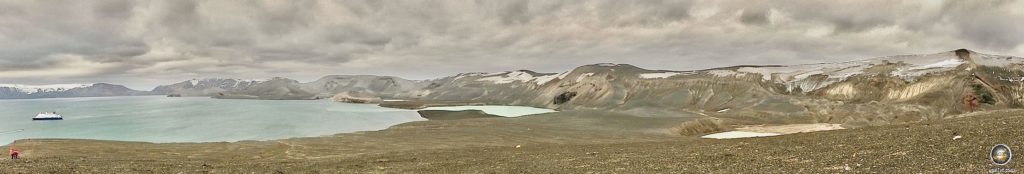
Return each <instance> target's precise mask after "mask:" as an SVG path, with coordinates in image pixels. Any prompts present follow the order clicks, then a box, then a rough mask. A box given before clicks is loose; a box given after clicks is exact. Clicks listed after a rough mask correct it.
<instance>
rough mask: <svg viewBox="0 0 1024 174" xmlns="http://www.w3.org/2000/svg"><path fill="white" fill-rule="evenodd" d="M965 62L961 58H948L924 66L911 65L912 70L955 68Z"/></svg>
mask: <svg viewBox="0 0 1024 174" xmlns="http://www.w3.org/2000/svg"><path fill="white" fill-rule="evenodd" d="M962 64H964V61H963V60H960V59H947V60H943V61H941V62H935V63H932V64H928V65H924V66H916V67H911V68H910V70H919V69H929V68H955V67H957V66H960V65H962Z"/></svg>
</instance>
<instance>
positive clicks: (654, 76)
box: [640, 72, 682, 79]
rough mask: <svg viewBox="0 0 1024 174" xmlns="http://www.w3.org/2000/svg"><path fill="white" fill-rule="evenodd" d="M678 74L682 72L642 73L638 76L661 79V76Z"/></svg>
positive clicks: (667, 76) (666, 76)
mask: <svg viewBox="0 0 1024 174" xmlns="http://www.w3.org/2000/svg"><path fill="white" fill-rule="evenodd" d="M679 74H682V73H680V72H660V73H644V74H640V78H642V79H661V78H669V77H672V76H676V75H679Z"/></svg>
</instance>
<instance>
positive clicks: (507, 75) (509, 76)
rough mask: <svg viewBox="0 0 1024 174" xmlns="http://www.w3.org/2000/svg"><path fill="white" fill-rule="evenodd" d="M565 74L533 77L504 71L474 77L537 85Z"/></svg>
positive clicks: (502, 82)
mask: <svg viewBox="0 0 1024 174" xmlns="http://www.w3.org/2000/svg"><path fill="white" fill-rule="evenodd" d="M502 74H504V75H502ZM565 74H567V73H562V74H552V75H544V76H537V77H534V76H533V75H531V74H530V73H528V72H524V71H512V72H504V73H497V74H496V73H490V74H483V76H490V77H484V78H480V79H476V81H490V82H494V83H495V84H506V83H512V82H517V81H518V82H529V81H534V82H535V83H537V85H544V84H545V83H548V82H550V81H551V80H554V79H555V78H561V77H563V76H564V75H565ZM460 77H461V76H460Z"/></svg>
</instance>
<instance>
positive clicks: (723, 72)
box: [708, 70, 739, 77]
mask: <svg viewBox="0 0 1024 174" xmlns="http://www.w3.org/2000/svg"><path fill="white" fill-rule="evenodd" d="M708 74H711V75H715V76H718V77H729V76H733V75H736V74H739V73H736V71H731V70H711V71H708Z"/></svg>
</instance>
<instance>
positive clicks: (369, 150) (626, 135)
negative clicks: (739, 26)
mask: <svg viewBox="0 0 1024 174" xmlns="http://www.w3.org/2000/svg"><path fill="white" fill-rule="evenodd" d="M686 119H692V118H640V117H632V116H626V115H619V114H608V113H604V112H599V111H568V112H559V113H552V114H543V115H536V116H526V117H520V118H477V119H462V120H437V121H423V122H412V123H406V124H402V125H398V126H394V127H392V128H390V129H387V130H383V131H373V132H362V133H353V134H339V135H336V136H329V137H314V138H296V139H287V140H278V141H259V142H257V141H245V142H236V143H173V144H153V143H136V142H112V141H94V140H52V139H48V140H20V141H17V142H15V143H14V144H13V145H14V146H16V147H18V148H21V149H22V150H23V151H24V153H25V154H24V156H23V159H21V160H17V161H11V160H6V159H5V160H0V173H152V172H158V173H179V172H184V173H250V172H255V173H840V172H858V173H986V172H988V171H989V170H991V169H1016V170H1021V169H1024V168H1021V165H1020V162H1017V161H1011V162H1010V164H1008V165H1006V166H996V165H993V164H992V163H991V162H990V161H989V159H988V151H989V150H990V148H991V147H992V146H993V145H995V144H1007V145H1009V146H1010V148H1011V149H1014V150H1017V149H1020V147H1021V144H1024V139H1022V138H1021V137H1024V131H1022V129H1021V128H1024V126H1021V125H1022V124H1024V111H1022V110H1012V111H994V112H987V113H975V114H970V115H965V116H964V117H961V118H952V119H945V120H936V121H928V122H922V123H916V124H907V125H890V126H875V127H864V128H856V129H844V130H834V131H823V132H811V133H796V134H788V135H781V136H774V137H764V138H743V139H731V140H713V139H699V138H695V137H682V136H677V135H671V134H669V133H666V132H667V129H668V128H670V127H672V126H674V125H678V123H679V122H680V121H682V120H686ZM954 137H960V138H956V139H954ZM2 148H6V147H2Z"/></svg>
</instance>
